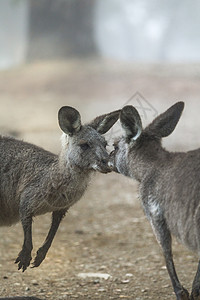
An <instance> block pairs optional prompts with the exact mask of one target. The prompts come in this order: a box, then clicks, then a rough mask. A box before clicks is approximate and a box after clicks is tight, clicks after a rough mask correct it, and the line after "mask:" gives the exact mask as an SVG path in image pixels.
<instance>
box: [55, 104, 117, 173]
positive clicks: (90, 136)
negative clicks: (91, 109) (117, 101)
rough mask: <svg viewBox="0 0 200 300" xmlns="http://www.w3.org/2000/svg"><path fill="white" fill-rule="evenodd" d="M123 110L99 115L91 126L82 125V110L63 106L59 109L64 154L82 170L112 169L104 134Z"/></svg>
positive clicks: (65, 157) (72, 163)
mask: <svg viewBox="0 0 200 300" xmlns="http://www.w3.org/2000/svg"><path fill="white" fill-rule="evenodd" d="M119 113H120V111H119V110H118V111H114V112H111V113H109V114H105V115H102V116H99V117H97V118H96V119H94V120H93V121H92V122H90V123H89V124H87V125H82V123H81V116H80V114H79V112H78V111H77V110H76V109H75V108H73V107H70V106H63V107H62V108H61V109H60V110H59V112H58V121H59V125H60V128H61V130H62V131H63V135H62V154H63V155H64V159H65V160H66V161H67V163H69V165H70V166H72V167H78V168H80V169H81V170H82V171H85V170H97V171H99V172H102V173H107V172H110V171H111V168H110V167H109V165H108V162H109V155H108V153H107V151H106V146H107V142H106V140H105V138H104V137H103V136H102V134H104V133H106V132H107V131H108V130H109V129H110V128H111V127H112V126H113V125H114V123H115V122H116V121H117V120H118V118H119Z"/></svg>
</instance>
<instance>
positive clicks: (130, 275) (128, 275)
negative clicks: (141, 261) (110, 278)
mask: <svg viewBox="0 0 200 300" xmlns="http://www.w3.org/2000/svg"><path fill="white" fill-rule="evenodd" d="M125 276H126V277H133V274H132V273H127V274H126V275H125Z"/></svg>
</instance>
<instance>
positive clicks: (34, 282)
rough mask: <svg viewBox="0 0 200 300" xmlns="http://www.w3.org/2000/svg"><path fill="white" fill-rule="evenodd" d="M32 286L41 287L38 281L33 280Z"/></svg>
mask: <svg viewBox="0 0 200 300" xmlns="http://www.w3.org/2000/svg"><path fill="white" fill-rule="evenodd" d="M31 283H32V285H39V283H38V282H37V280H35V279H34V280H31Z"/></svg>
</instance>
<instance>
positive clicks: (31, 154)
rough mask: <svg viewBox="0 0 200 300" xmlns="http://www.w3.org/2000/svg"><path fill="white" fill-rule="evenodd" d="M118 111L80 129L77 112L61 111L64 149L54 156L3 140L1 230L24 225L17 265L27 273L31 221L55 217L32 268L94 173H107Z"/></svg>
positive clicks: (65, 108) (0, 138)
mask: <svg viewBox="0 0 200 300" xmlns="http://www.w3.org/2000/svg"><path fill="white" fill-rule="evenodd" d="M118 118H119V111H114V112H111V113H109V114H105V115H102V116H99V117H97V118H96V119H94V120H93V121H92V122H91V123H89V124H86V125H82V124H81V117H80V114H79V112H78V111H77V110H76V109H75V108H73V107H70V106H63V107H62V108H61V109H60V110H59V112H58V121H59V126H60V128H61V130H62V131H63V134H62V137H61V141H62V149H61V152H60V154H59V155H55V154H53V153H51V152H48V151H46V150H44V149H42V148H40V147H37V146H35V145H33V144H29V143H26V142H23V141H20V140H17V139H14V138H10V137H4V136H0V178H1V181H0V226H10V225H12V224H14V223H16V222H18V221H21V223H22V227H23V232H24V243H23V246H22V250H21V251H20V253H19V255H18V257H17V259H16V261H15V263H17V264H18V270H20V269H22V271H23V272H24V271H25V270H26V269H27V267H28V266H29V265H30V262H31V259H32V258H31V251H32V248H33V245H32V218H33V217H34V216H37V215H42V214H45V213H48V212H52V222H51V226H50V230H49V232H48V235H47V237H46V240H45V242H44V244H43V245H42V246H41V247H40V248H39V249H38V251H37V254H36V257H35V260H34V262H33V267H38V266H39V265H40V264H41V262H42V261H43V260H44V258H45V256H46V254H47V251H48V249H49V248H50V246H51V244H52V241H53V238H54V236H55V234H56V232H57V229H58V227H59V224H60V222H61V220H62V219H63V217H64V216H65V214H66V212H67V210H68V209H69V207H70V206H72V205H73V204H74V203H75V202H77V201H78V200H79V199H80V198H81V197H82V195H83V194H84V192H85V190H86V188H87V185H88V183H89V181H90V177H91V174H92V173H93V172H94V171H99V172H101V173H108V172H110V171H111V169H110V167H109V166H108V162H109V155H108V153H107V151H106V145H107V142H106V140H105V138H104V137H103V136H102V134H104V133H106V132H107V131H108V130H109V129H110V128H111V127H112V126H113V125H114V123H115V122H116V121H117V120H118Z"/></svg>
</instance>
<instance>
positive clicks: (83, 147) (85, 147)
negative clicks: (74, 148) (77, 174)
mask: <svg viewBox="0 0 200 300" xmlns="http://www.w3.org/2000/svg"><path fill="white" fill-rule="evenodd" d="M80 147H81V149H82V150H87V149H89V148H90V145H89V144H88V143H84V144H80Z"/></svg>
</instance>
